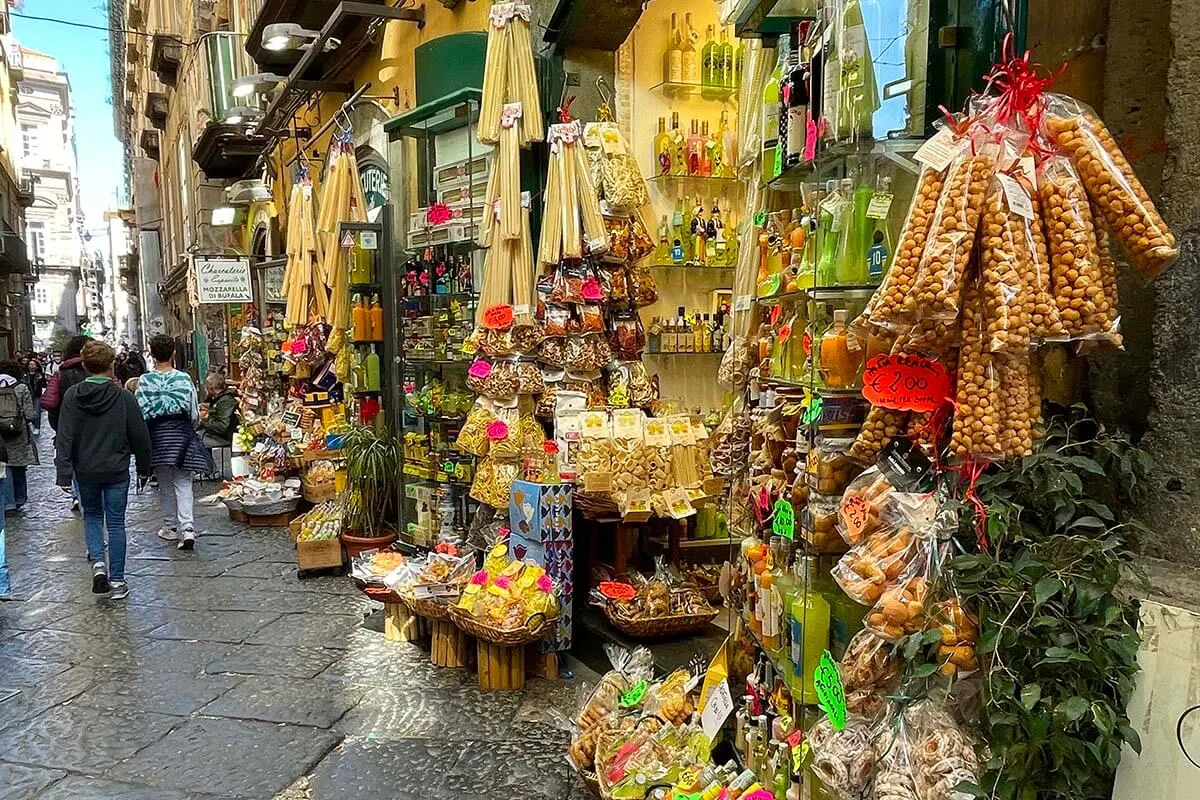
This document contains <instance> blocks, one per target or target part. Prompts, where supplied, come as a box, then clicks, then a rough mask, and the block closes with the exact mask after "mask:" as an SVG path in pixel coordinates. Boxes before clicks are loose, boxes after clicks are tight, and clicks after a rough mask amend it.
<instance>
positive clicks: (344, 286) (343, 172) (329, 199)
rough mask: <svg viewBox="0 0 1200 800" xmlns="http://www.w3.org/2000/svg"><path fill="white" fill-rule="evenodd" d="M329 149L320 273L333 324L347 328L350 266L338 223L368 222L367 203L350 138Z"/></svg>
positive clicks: (319, 233) (323, 193) (321, 219)
mask: <svg viewBox="0 0 1200 800" xmlns="http://www.w3.org/2000/svg"><path fill="white" fill-rule="evenodd" d="M329 152H330V159H329V170H328V172H327V173H326V175H325V184H324V185H323V186H322V187H321V188H322V191H321V210H320V214H319V216H318V217H317V247H318V254H319V257H320V261H321V263H320V268H319V274H320V276H321V279H322V280H323V281H324V283H325V285H326V286H328V287H329V291H330V301H329V323H330V324H331V325H333V327H334V328H335V329H337V330H339V331H345V330H346V329H347V328H349V327H350V269H349V264H347V263H346V259H345V257H344V253H343V252H342V246H341V242H340V241H339V240H338V223H341V222H365V221H366V219H367V217H366V213H367V211H366V209H367V203H366V200H364V199H363V192H362V184H361V183H360V182H359V180H358V162H357V160H356V159H355V157H354V147H353V145H352V144H351V142H350V140H349V139H344V140H338V141H335V142H334V144H332V145H331V146H330V148H329Z"/></svg>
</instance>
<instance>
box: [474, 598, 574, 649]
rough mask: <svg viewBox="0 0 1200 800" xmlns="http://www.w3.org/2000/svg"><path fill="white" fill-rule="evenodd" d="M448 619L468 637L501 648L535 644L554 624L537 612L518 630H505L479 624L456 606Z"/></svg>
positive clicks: (551, 619)
mask: <svg viewBox="0 0 1200 800" xmlns="http://www.w3.org/2000/svg"><path fill="white" fill-rule="evenodd" d="M450 619H451V620H453V621H454V624H455V625H457V626H458V627H459V628H460V629H461V630H462V631H463V633H466V634H467V635H468V636H474V637H475V638H476V639H480V640H482V641H485V642H490V643H491V644H498V645H501V646H503V647H519V646H521V645H526V644H529V643H530V642H536V641H537V640H539V639H542V638H544V637H545V636H546V635H547V634H549V633H550V631H551V629H553V627H554V623H555V618H554V617H547V616H546V615H545V614H542V613H540V612H539V613H537V614H534V615H533V616H532V617H530V618H529V619H527V620H525V624H524V625H523V626H521V627H520V628H512V629H508V630H505V629H503V628H494V627H492V626H491V625H488V624H487V623H486V622H481V621H480V620H478V619H476V618H475V617H474V616H473V615H472V614H471V612H469V611H467V610H466V609H464V608H459V607H458V606H451V607H450Z"/></svg>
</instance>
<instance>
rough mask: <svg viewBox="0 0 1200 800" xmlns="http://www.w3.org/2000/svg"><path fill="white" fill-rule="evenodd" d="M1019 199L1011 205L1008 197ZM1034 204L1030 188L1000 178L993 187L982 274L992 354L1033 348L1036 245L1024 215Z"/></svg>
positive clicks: (982, 247)
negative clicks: (1031, 281) (1032, 276)
mask: <svg viewBox="0 0 1200 800" xmlns="http://www.w3.org/2000/svg"><path fill="white" fill-rule="evenodd" d="M1010 194H1013V195H1014V197H1013V199H1012V201H1011V203H1010V200H1009V195H1010ZM1025 209H1028V213H1029V215H1030V217H1032V213H1033V204H1032V203H1031V202H1030V201H1029V194H1028V192H1027V191H1026V189H1025V187H1024V186H1023V185H1021V183H1019V182H1018V180H1017V179H1016V178H1013V177H1011V176H1009V175H1005V174H1004V173H997V174H996V176H995V177H994V178H993V179H992V183H991V186H989V187H988V193H987V199H986V201H985V203H984V213H983V221H982V225H981V228H980V234H979V235H980V240H979V252H980V269H981V270H982V274H983V314H984V324H985V325H986V327H987V333H986V342H985V344H986V347H987V349H988V350H989V351H991V352H993V353H1005V352H1020V351H1023V350H1025V349H1027V348H1028V347H1029V341H1030V335H1031V333H1032V325H1033V315H1034V306H1035V298H1034V293H1033V290H1034V287H1033V286H1030V285H1029V284H1028V283H1027V281H1026V278H1027V276H1029V274H1030V273H1031V272H1032V270H1033V267H1032V260H1033V254H1032V252H1031V250H1030V245H1031V244H1032V242H1031V240H1030V238H1029V237H1027V236H1026V232H1027V224H1026V223H1027V219H1026V217H1024V216H1022V214H1021V213H1020V212H1021V211H1024V210H1025Z"/></svg>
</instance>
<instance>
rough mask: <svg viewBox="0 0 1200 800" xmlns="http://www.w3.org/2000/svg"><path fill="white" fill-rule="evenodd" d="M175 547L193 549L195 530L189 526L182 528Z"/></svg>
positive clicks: (194, 547) (194, 545) (194, 546)
mask: <svg viewBox="0 0 1200 800" xmlns="http://www.w3.org/2000/svg"><path fill="white" fill-rule="evenodd" d="M177 547H178V548H179V549H180V550H195V549H196V532H195V531H194V530H192V529H191V528H184V529H183V533H182V534H181V535H180V537H179V544H178V545H177Z"/></svg>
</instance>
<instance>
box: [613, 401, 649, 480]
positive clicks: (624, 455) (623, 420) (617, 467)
mask: <svg viewBox="0 0 1200 800" xmlns="http://www.w3.org/2000/svg"><path fill="white" fill-rule="evenodd" d="M644 419H645V418H644V415H643V414H642V412H641V410H640V409H636V408H626V409H618V410H615V411H613V412H612V440H611V443H610V451H609V452H610V454H611V464H612V466H611V470H612V475H613V490H614V491H619V492H625V493H629V492H636V491H640V490H642V489H646V488H648V486H649V484H648V480H649V478H648V473H647V472H646V458H645V454H644V452H643V451H644V450H645V448H644V446H643V444H642V427H643V424H644Z"/></svg>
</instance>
